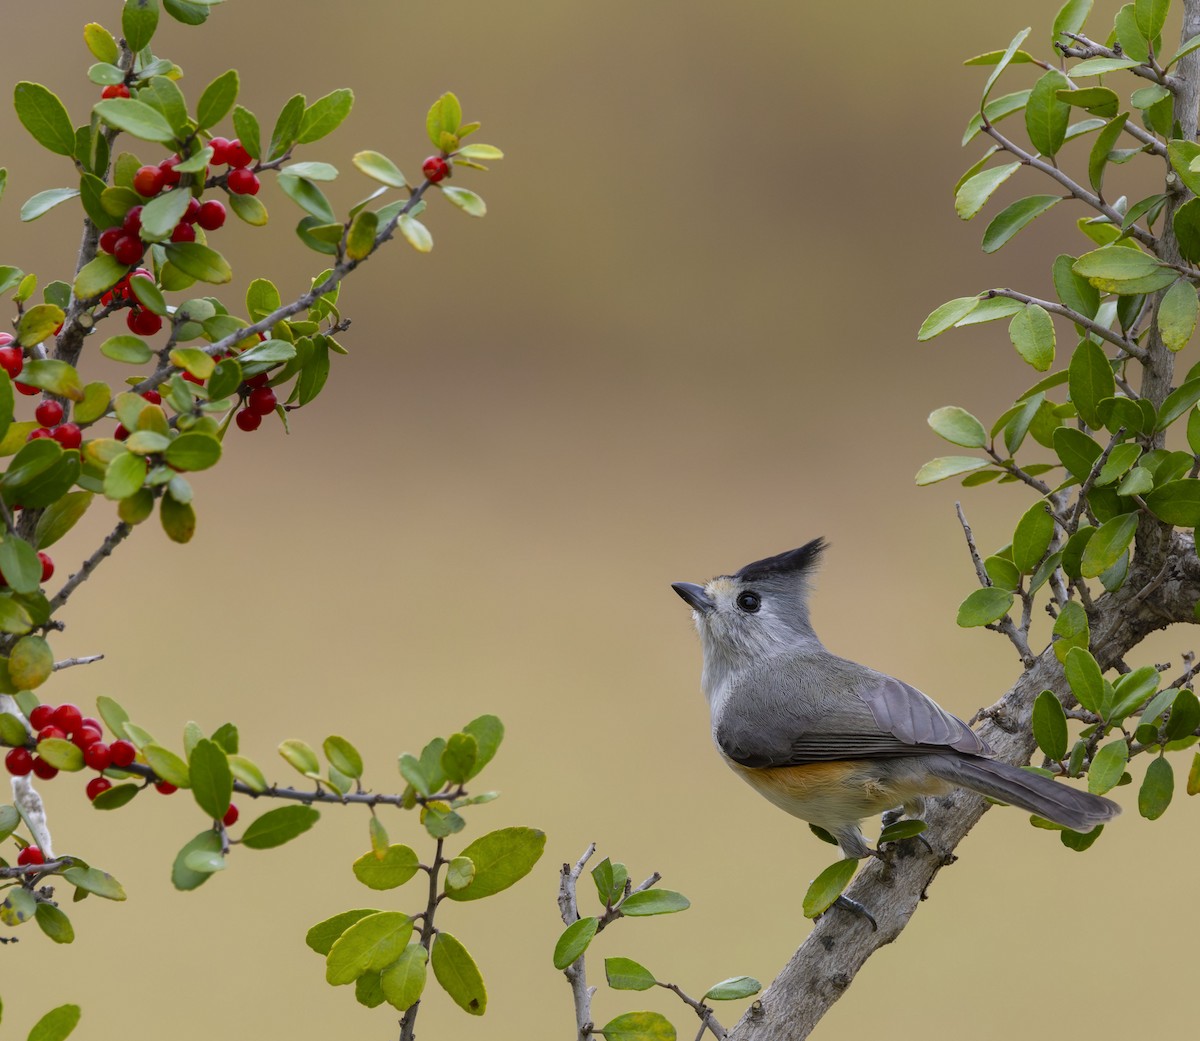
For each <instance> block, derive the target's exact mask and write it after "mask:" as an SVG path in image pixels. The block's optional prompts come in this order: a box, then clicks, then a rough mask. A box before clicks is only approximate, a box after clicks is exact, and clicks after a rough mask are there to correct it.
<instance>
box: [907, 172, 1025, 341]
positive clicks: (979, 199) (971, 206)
mask: <svg viewBox="0 0 1200 1041" xmlns="http://www.w3.org/2000/svg"><path fill="white" fill-rule="evenodd" d="M1020 166H1021V164H1020V163H1008V164H1006V165H1004V166H994V167H992V168H991V169H988V170H983V171H981V172H979V173H977V174H975V176H974V177H971V178H968V179H967V180H966V181H964V182H963V184H962V185H961V186H960V187H959V189H958V191H957V192H956V193H955V196H954V212H955V213H957V214H958V216H959V217H960V218H962V219H963V220H970V219H971V218H972V217H974V216H975V215H976V214H977V213H978V212H979V211H980V210H981V209H983V207H984V204H985V203H986V202H987V201H988V199H990V198H991V196H992V193H993V192H995V190H996V189H997V188H999V187H1000V185H1002V184H1003V183H1004V182H1005V181H1007V180H1008V179H1009V178H1010V177H1011V176H1012V175H1013V174H1014V173H1016V171H1017V170H1018V169H1019V168H1020ZM966 299H969V300H976V299H977V298H976V297H967V298H966ZM955 320H956V321H957V319H955ZM935 335H936V334H935ZM918 339H924V337H918Z"/></svg>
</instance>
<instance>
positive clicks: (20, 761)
mask: <svg viewBox="0 0 1200 1041" xmlns="http://www.w3.org/2000/svg"><path fill="white" fill-rule="evenodd" d="M4 765H5V766H6V767H8V772H9V773H10V774H12V775H13V776H14V777H24V776H25V775H26V774H27V773H29V771H30V770H32V769H33V756H32V755H30V754H29V749H28V748H11V749H9V752H8V755H6V756H5V757H4Z"/></svg>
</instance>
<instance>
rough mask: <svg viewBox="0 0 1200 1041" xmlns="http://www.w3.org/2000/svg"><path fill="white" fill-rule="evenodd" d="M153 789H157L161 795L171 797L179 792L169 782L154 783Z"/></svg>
mask: <svg viewBox="0 0 1200 1041" xmlns="http://www.w3.org/2000/svg"><path fill="white" fill-rule="evenodd" d="M154 787H155V788H157V789H158V790H159V792H160V793H161V794H163V795H173V794H174V793H175V792H177V791H179V789H178V788H176V787H175V785H173V784H172V783H171V782H170V781H155V782H154Z"/></svg>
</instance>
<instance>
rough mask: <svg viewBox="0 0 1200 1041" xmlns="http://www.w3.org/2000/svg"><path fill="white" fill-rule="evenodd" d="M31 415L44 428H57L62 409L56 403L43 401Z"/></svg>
mask: <svg viewBox="0 0 1200 1041" xmlns="http://www.w3.org/2000/svg"><path fill="white" fill-rule="evenodd" d="M33 415H34V418H35V419H36V420H37V421H38V422H39V423H41V424H42V426H44V427H54V426H58V424H59V423H61V422H62V417H63V407H62V405H60V404H59V403H58V402H57V401H43V402H42V403H41V404H40V405H38V407H37V408H36V409H35V410H34V413H33Z"/></svg>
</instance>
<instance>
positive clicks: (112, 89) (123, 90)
mask: <svg viewBox="0 0 1200 1041" xmlns="http://www.w3.org/2000/svg"><path fill="white" fill-rule="evenodd" d="M100 96H101V97H102V98H104V99H105V100H107V99H108V98H127V97H129V88H128V87H127V86H125V84H124V83H110V84H109V85H108V86H107V87H105V88H104V89H103V90H102V91H100Z"/></svg>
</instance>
